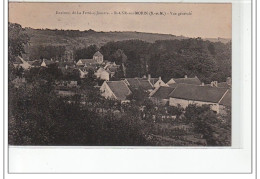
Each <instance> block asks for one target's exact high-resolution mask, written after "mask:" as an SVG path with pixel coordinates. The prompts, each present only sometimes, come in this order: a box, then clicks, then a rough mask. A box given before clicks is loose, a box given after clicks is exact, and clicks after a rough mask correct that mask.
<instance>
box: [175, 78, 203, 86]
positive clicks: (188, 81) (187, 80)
mask: <svg viewBox="0 0 260 179" xmlns="http://www.w3.org/2000/svg"><path fill="white" fill-rule="evenodd" d="M173 80H174V81H175V82H176V83H185V84H193V85H200V84H201V81H200V80H199V79H198V78H197V77H194V78H173Z"/></svg>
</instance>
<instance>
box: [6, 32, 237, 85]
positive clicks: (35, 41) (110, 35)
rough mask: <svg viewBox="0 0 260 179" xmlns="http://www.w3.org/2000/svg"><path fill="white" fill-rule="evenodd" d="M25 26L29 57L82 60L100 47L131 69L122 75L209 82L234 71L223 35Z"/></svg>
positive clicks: (227, 41) (225, 76) (109, 56)
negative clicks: (202, 35) (187, 78)
mask: <svg viewBox="0 0 260 179" xmlns="http://www.w3.org/2000/svg"><path fill="white" fill-rule="evenodd" d="M23 31H24V32H25V33H26V34H27V35H28V36H29V39H30V40H29V43H27V45H26V48H25V54H26V55H25V56H27V57H29V58H28V59H30V60H37V59H40V58H41V59H42V58H47V59H50V58H53V59H54V60H58V61H63V60H74V61H77V60H78V59H80V58H92V56H93V54H94V53H95V52H96V51H97V50H99V51H100V52H101V53H102V54H103V55H104V59H105V60H108V61H112V62H113V61H115V62H116V63H117V64H118V65H121V64H123V63H124V65H125V67H126V73H125V74H124V76H122V73H121V74H120V75H118V77H119V78H122V77H142V76H143V75H147V74H151V75H152V76H153V77H158V76H161V77H162V78H163V79H164V80H169V79H170V78H173V77H174V78H180V77H184V75H188V76H189V77H194V76H197V77H199V78H200V79H201V80H202V81H203V82H205V83H210V82H211V81H214V80H216V81H219V82H221V81H225V80H226V78H227V77H230V76H231V54H232V50H231V49H232V48H231V47H232V44H231V41H229V40H227V39H220V40H224V42H225V43H222V42H220V41H218V39H210V40H211V41H209V40H205V39H201V38H187V37H183V36H174V35H166V34H151V33H139V32H95V31H93V30H87V31H78V30H50V29H31V28H25V29H23ZM9 40H10V37H9ZM216 40H217V42H215V41H216ZM212 41H214V42H212Z"/></svg>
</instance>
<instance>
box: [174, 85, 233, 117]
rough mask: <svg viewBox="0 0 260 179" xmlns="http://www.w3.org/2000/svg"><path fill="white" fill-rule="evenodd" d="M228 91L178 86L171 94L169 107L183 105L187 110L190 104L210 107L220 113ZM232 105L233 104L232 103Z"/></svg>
mask: <svg viewBox="0 0 260 179" xmlns="http://www.w3.org/2000/svg"><path fill="white" fill-rule="evenodd" d="M227 92H228V89H226V88H216V87H211V86H198V85H190V84H178V86H177V87H176V89H174V90H173V91H172V92H171V93H170V94H169V105H170V106H178V104H179V105H181V106H182V107H183V108H186V107H187V106H188V105H189V104H197V105H203V104H206V105H210V107H211V109H212V110H213V111H216V112H217V113H219V112H220V102H221V101H222V99H223V98H224V97H225V95H226V94H227ZM230 103H231V102H230Z"/></svg>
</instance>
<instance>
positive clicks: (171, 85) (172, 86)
mask: <svg viewBox="0 0 260 179" xmlns="http://www.w3.org/2000/svg"><path fill="white" fill-rule="evenodd" d="M168 86H169V87H171V88H176V87H177V86H178V83H172V84H168Z"/></svg>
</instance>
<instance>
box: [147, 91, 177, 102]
mask: <svg viewBox="0 0 260 179" xmlns="http://www.w3.org/2000/svg"><path fill="white" fill-rule="evenodd" d="M174 89H175V88H171V87H168V86H159V87H158V88H155V89H154V91H152V92H151V93H150V95H149V96H150V99H151V101H152V102H153V103H154V104H156V105H166V104H167V103H169V94H171V92H172V91H173V90H174Z"/></svg>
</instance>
